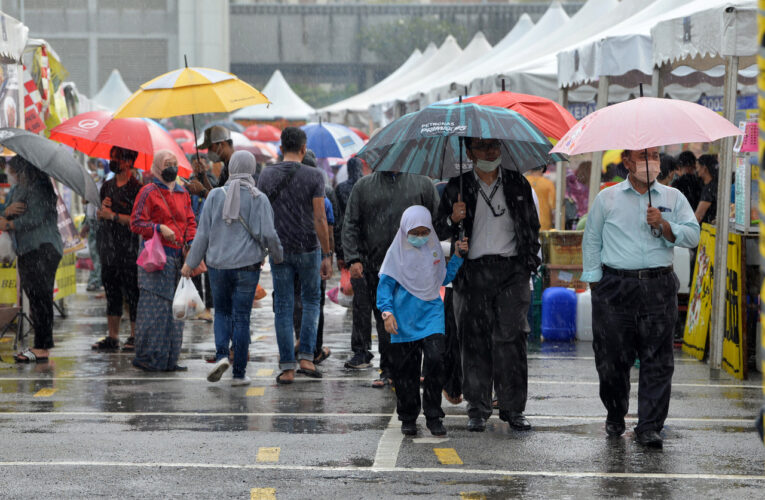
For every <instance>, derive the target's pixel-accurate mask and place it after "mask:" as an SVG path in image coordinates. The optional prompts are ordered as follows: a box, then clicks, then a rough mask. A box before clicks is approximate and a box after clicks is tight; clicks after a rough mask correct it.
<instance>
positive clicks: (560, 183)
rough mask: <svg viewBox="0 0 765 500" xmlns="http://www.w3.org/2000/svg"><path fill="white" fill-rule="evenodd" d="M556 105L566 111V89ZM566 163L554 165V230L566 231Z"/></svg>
mask: <svg viewBox="0 0 765 500" xmlns="http://www.w3.org/2000/svg"><path fill="white" fill-rule="evenodd" d="M558 103H559V104H560V105H561V106H563V107H564V108H566V109H568V88H567V87H564V88H562V89H560V91H559V92H558ZM565 172H566V163H565V162H562V161H559V162H557V163H556V165H555V224H554V225H555V229H557V230H559V231H560V230H562V229H566V214H565V213H564V212H563V199H564V198H565V197H566V175H565Z"/></svg>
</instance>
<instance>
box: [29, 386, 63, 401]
mask: <svg viewBox="0 0 765 500" xmlns="http://www.w3.org/2000/svg"><path fill="white" fill-rule="evenodd" d="M56 391H58V389H54V388H52V387H46V388H45V389H40V390H39V391H37V392H36V393H35V396H34V397H36V398H47V397H50V396H53V395H54V394H56Z"/></svg>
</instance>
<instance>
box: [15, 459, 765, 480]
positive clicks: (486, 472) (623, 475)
mask: <svg viewBox="0 0 765 500" xmlns="http://www.w3.org/2000/svg"><path fill="white" fill-rule="evenodd" d="M50 466H54V467H131V468H145V469H153V468H157V467H167V468H175V469H233V470H289V471H318V472H359V471H372V472H391V473H393V472H402V473H405V474H411V473H413V472H414V473H421V474H447V475H453V474H461V475H466V476H470V475H481V476H504V477H508V476H517V477H567V478H596V479H600V478H612V479H683V480H693V481H698V480H720V481H763V482H765V475H754V474H752V475H749V474H708V473H687V474H682V473H653V472H645V473H643V472H594V471H549V470H547V471H524V470H518V471H515V470H502V469H461V468H454V467H411V468H408V467H380V468H377V469H375V467H374V466H372V467H354V466H337V467H333V466H324V465H292V464H215V463H188V462H183V463H175V462H169V463H168V462H95V461H50V462H31V461H30V462H0V467H35V468H39V467H50Z"/></svg>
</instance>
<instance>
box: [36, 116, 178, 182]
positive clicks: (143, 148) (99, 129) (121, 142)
mask: <svg viewBox="0 0 765 500" xmlns="http://www.w3.org/2000/svg"><path fill="white" fill-rule="evenodd" d="M50 138H51V140H54V141H58V142H61V143H63V144H66V145H68V146H71V147H73V148H74V149H76V150H78V151H82V152H83V153H85V154H86V155H88V156H95V157H96V158H109V151H110V150H111V148H112V146H119V147H122V148H126V149H132V150H133V151H137V152H138V158H136V161H135V167H136V168H140V169H141V170H146V171H148V170H151V164H152V161H153V160H154V153H155V152H156V151H159V150H162V149H167V150H169V151H172V152H173V153H174V154H175V156H176V157H177V158H178V170H179V172H180V174H181V176H182V177H187V176H189V175H191V164H190V163H189V161H188V160H187V159H186V155H185V154H184V153H183V150H181V148H180V147H179V146H178V143H177V142H175V140H174V139H173V138H172V136H171V135H170V134H169V133H167V132H165V131H164V130H162V129H160V128H159V127H158V126H157V125H154V124H153V123H152V122H149V121H147V120H142V119H140V118H118V119H114V118H112V114H111V113H109V112H108V111H90V112H88V113H82V114H80V115H77V116H75V117H74V118H70V119H68V120H67V121H65V122H64V123H61V124H60V125H57V126H56V127H55V128H53V130H51V133H50Z"/></svg>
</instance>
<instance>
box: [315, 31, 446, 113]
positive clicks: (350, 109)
mask: <svg viewBox="0 0 765 500" xmlns="http://www.w3.org/2000/svg"><path fill="white" fill-rule="evenodd" d="M437 50H438V49H437V48H436V45H435V44H433V43H431V44H429V45H428V46H427V48H426V49H425V52H420V50H419V49H415V50H414V51H413V52H412V54H411V55H410V56H409V58H407V60H406V61H404V63H403V64H402V65H401V66H399V67H398V69H396V70H395V71H394V72H393V73H391V74H390V75H388V76H387V77H385V78H384V79H383V80H381V81H380V82H378V83H377V84H376V85H373V86H372V87H370V88H368V89H367V90H365V91H364V92H361V93H359V94H356V95H355V96H352V97H349V98H347V99H343V100H342V101H339V102H336V103H334V104H330V105H329V106H325V107H323V108H321V109H319V110H317V114H318V115H319V116H321V117H322V118H323V119H324V120H325V121H328V122H332V123H346V124H349V125H353V126H361V127H366V126H367V125H368V124H369V111H368V110H369V103H370V101H372V100H374V97H375V96H376V95H378V94H382V93H384V92H385V91H386V90H388V89H390V88H392V87H394V86H395V85H396V82H397V81H398V80H399V78H402V77H404V76H405V75H406V74H407V73H409V72H410V71H412V70H413V69H414V68H416V67H417V66H418V65H419V64H421V63H422V62H423V61H427V60H428V59H429V58H431V57H432V56H433V54H435V53H436V51H437Z"/></svg>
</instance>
